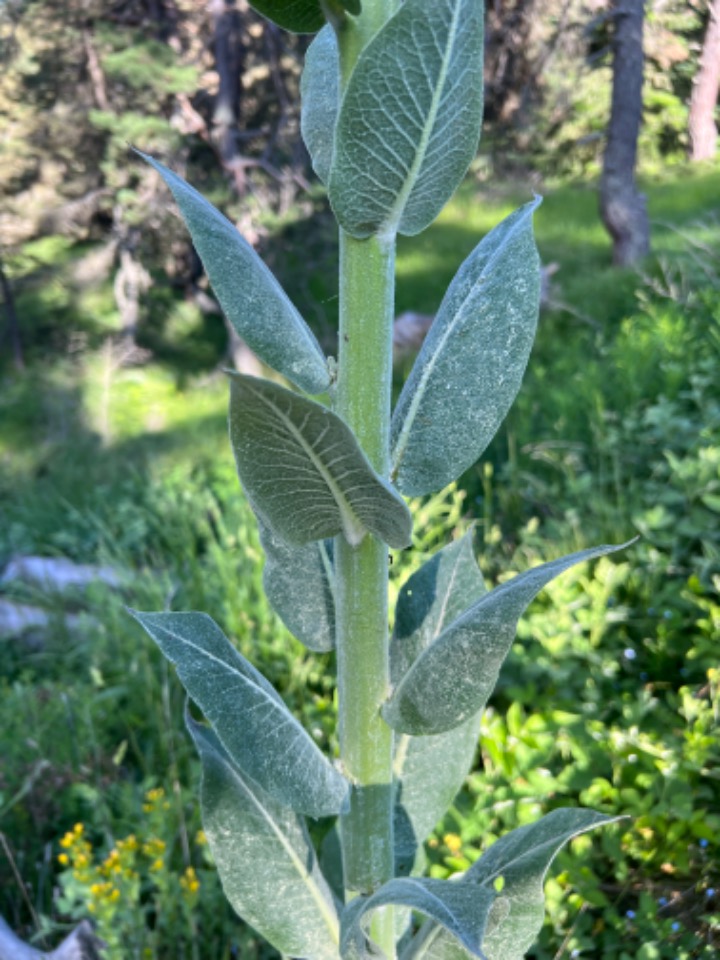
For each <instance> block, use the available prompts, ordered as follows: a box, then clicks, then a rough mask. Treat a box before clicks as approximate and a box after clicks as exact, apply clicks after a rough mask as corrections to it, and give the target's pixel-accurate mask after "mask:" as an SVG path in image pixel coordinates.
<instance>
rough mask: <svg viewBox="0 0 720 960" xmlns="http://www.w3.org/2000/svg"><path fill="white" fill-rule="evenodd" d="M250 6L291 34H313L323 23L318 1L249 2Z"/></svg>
mask: <svg viewBox="0 0 720 960" xmlns="http://www.w3.org/2000/svg"><path fill="white" fill-rule="evenodd" d="M250 5H251V6H253V7H254V8H255V9H256V10H257V12H258V13H261V14H262V15H263V16H264V17H267V18H268V20H272V21H273V23H277V25H278V26H280V27H284V29H285V30H290V31H291V32H292V33H315V31H316V30H319V29H320V28H321V27H322V25H323V24H324V23H325V15H324V14H323V11H322V5H321V3H320V0H250Z"/></svg>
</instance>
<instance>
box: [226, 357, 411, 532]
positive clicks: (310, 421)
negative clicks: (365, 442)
mask: <svg viewBox="0 0 720 960" xmlns="http://www.w3.org/2000/svg"><path fill="white" fill-rule="evenodd" d="M230 440H231V442H232V447H233V450H234V452H235V462H236V464H237V470H238V475H239V477H240V480H241V482H242V484H243V486H244V487H245V489H246V491H247V495H248V498H249V499H250V501H251V503H252V506H253V508H254V509H255V510H256V511H257V512H258V514H259V515H260V517H261V519H262V521H263V522H264V523H266V524H267V526H269V527H270V529H271V530H272V531H273V532H274V533H275V535H276V536H278V537H281V538H282V539H284V540H286V541H287V542H288V543H289V544H298V545H299V544H303V543H308V542H310V541H311V540H325V539H328V538H329V537H334V536H336V535H337V534H340V533H342V534H344V536H345V537H346V539H347V540H348V542H349V543H350V544H351V545H352V546H357V545H358V544H359V543H360V542H361V541H362V540H363V538H364V536H365V535H366V533H371V534H373V535H374V536H375V537H377V538H378V539H379V540H383V541H384V542H385V543H387V544H388V545H389V546H391V547H394V548H397V549H400V548H403V547H406V546H408V544H409V543H410V539H411V532H412V518H411V516H410V511H409V510H408V508H407V506H406V504H405V501H404V500H403V499H402V497H401V496H400V495H399V494H398V493H397V491H396V490H395V489H394V488H393V487H391V486H390V484H389V483H386V482H385V481H384V480H383V479H382V478H381V477H380V476H378V474H377V473H375V471H374V470H373V468H372V467H371V466H370V463H369V462H368V460H367V457H366V456H365V454H364V453H363V452H362V450H361V448H360V446H359V444H358V442H357V440H356V439H355V436H354V434H353V433H352V431H351V430H350V428H349V427H348V426H347V424H346V423H345V422H344V421H343V420H341V418H340V417H338V416H337V415H336V414H334V413H333V412H332V411H331V410H328V409H327V407H323V406H322V405H321V404H319V403H315V402H314V401H312V400H308V399H307V398H306V397H300V396H298V395H297V394H296V393H293V392H292V391H290V390H286V389H285V388H284V387H280V386H278V384H276V383H271V382H270V381H269V380H259V379H257V378H255V377H247V376H243V375H241V374H232V375H231V379H230Z"/></svg>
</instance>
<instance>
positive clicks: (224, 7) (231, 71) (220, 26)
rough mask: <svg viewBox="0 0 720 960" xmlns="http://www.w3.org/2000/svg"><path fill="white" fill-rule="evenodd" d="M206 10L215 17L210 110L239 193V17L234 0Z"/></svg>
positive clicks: (242, 180)
mask: <svg viewBox="0 0 720 960" xmlns="http://www.w3.org/2000/svg"><path fill="white" fill-rule="evenodd" d="M210 10H211V12H212V14H213V19H214V21H215V41H214V47H215V66H216V69H217V73H218V78H219V80H220V86H219V89H218V94H217V99H216V101H215V110H214V112H213V126H214V134H215V138H216V142H217V146H218V151H219V153H220V159H221V161H222V164H223V166H224V167H225V169H226V170H227V171H228V172H229V173H230V174H231V175H232V176H233V179H234V181H235V188H236V190H237V192H238V193H239V194H240V195H242V194H243V193H244V192H245V166H244V164H243V163H242V157H241V156H240V151H239V149H238V140H237V125H238V118H239V115H240V76H241V73H242V67H243V46H242V21H241V18H240V13H239V11H238V10H237V8H236V6H235V0H213V2H212V3H211V5H210Z"/></svg>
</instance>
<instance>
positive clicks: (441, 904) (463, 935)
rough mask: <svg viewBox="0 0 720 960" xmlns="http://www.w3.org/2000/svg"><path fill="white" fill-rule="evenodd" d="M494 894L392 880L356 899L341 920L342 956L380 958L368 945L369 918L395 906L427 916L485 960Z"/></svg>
mask: <svg viewBox="0 0 720 960" xmlns="http://www.w3.org/2000/svg"><path fill="white" fill-rule="evenodd" d="M494 899H495V891H494V890H493V889H490V890H488V889H487V888H485V887H482V886H476V885H471V884H459V883H452V882H450V881H449V880H429V879H426V878H422V879H420V878H418V877H401V878H396V879H395V880H390V881H389V882H388V883H386V884H384V885H383V886H382V887H380V889H379V890H377V891H376V892H375V893H373V894H372V895H371V896H369V897H356V898H355V899H354V900H351V901H350V903H349V904H348V905H347V906H346V907H345V909H344V910H343V912H342V914H341V917H340V953H341V955H342V957H343V960H366V958H368V957H369V956H377V954H376V953H374V952H372V951H373V949H374V948H373V947H369V948H368V945H367V926H368V923H369V920H370V916H369V915H370V914H371V913H372V911H373V910H377V909H378V908H379V907H383V906H388V905H390V904H395V905H398V906H403V907H409V908H410V909H412V910H416V911H418V912H419V913H424V914H425V915H426V916H428V917H430V918H432V919H433V920H434V921H436V922H437V923H439V924H441V926H442V927H443V928H444V929H446V930H448V931H449V932H450V933H451V934H452V936H453V937H455V938H457V940H459V942H460V943H462V944H463V946H464V947H465V948H466V949H467V950H468V952H469V953H470V954H471V955H472V956H475V957H484V954H483V953H482V950H481V949H480V945H481V944H482V940H483V936H484V932H485V924H486V922H487V916H488V912H489V910H490V907H491V906H492V903H493V900H494Z"/></svg>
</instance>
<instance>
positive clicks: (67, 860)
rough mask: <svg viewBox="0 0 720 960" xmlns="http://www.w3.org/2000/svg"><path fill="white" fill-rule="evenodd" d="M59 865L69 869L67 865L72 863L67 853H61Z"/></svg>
mask: <svg viewBox="0 0 720 960" xmlns="http://www.w3.org/2000/svg"><path fill="white" fill-rule="evenodd" d="M58 863H61V864H62V865H63V867H67V865H68V864H69V863H70V857H69V856H68V855H67V854H66V853H61V854H60V855H59V856H58Z"/></svg>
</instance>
